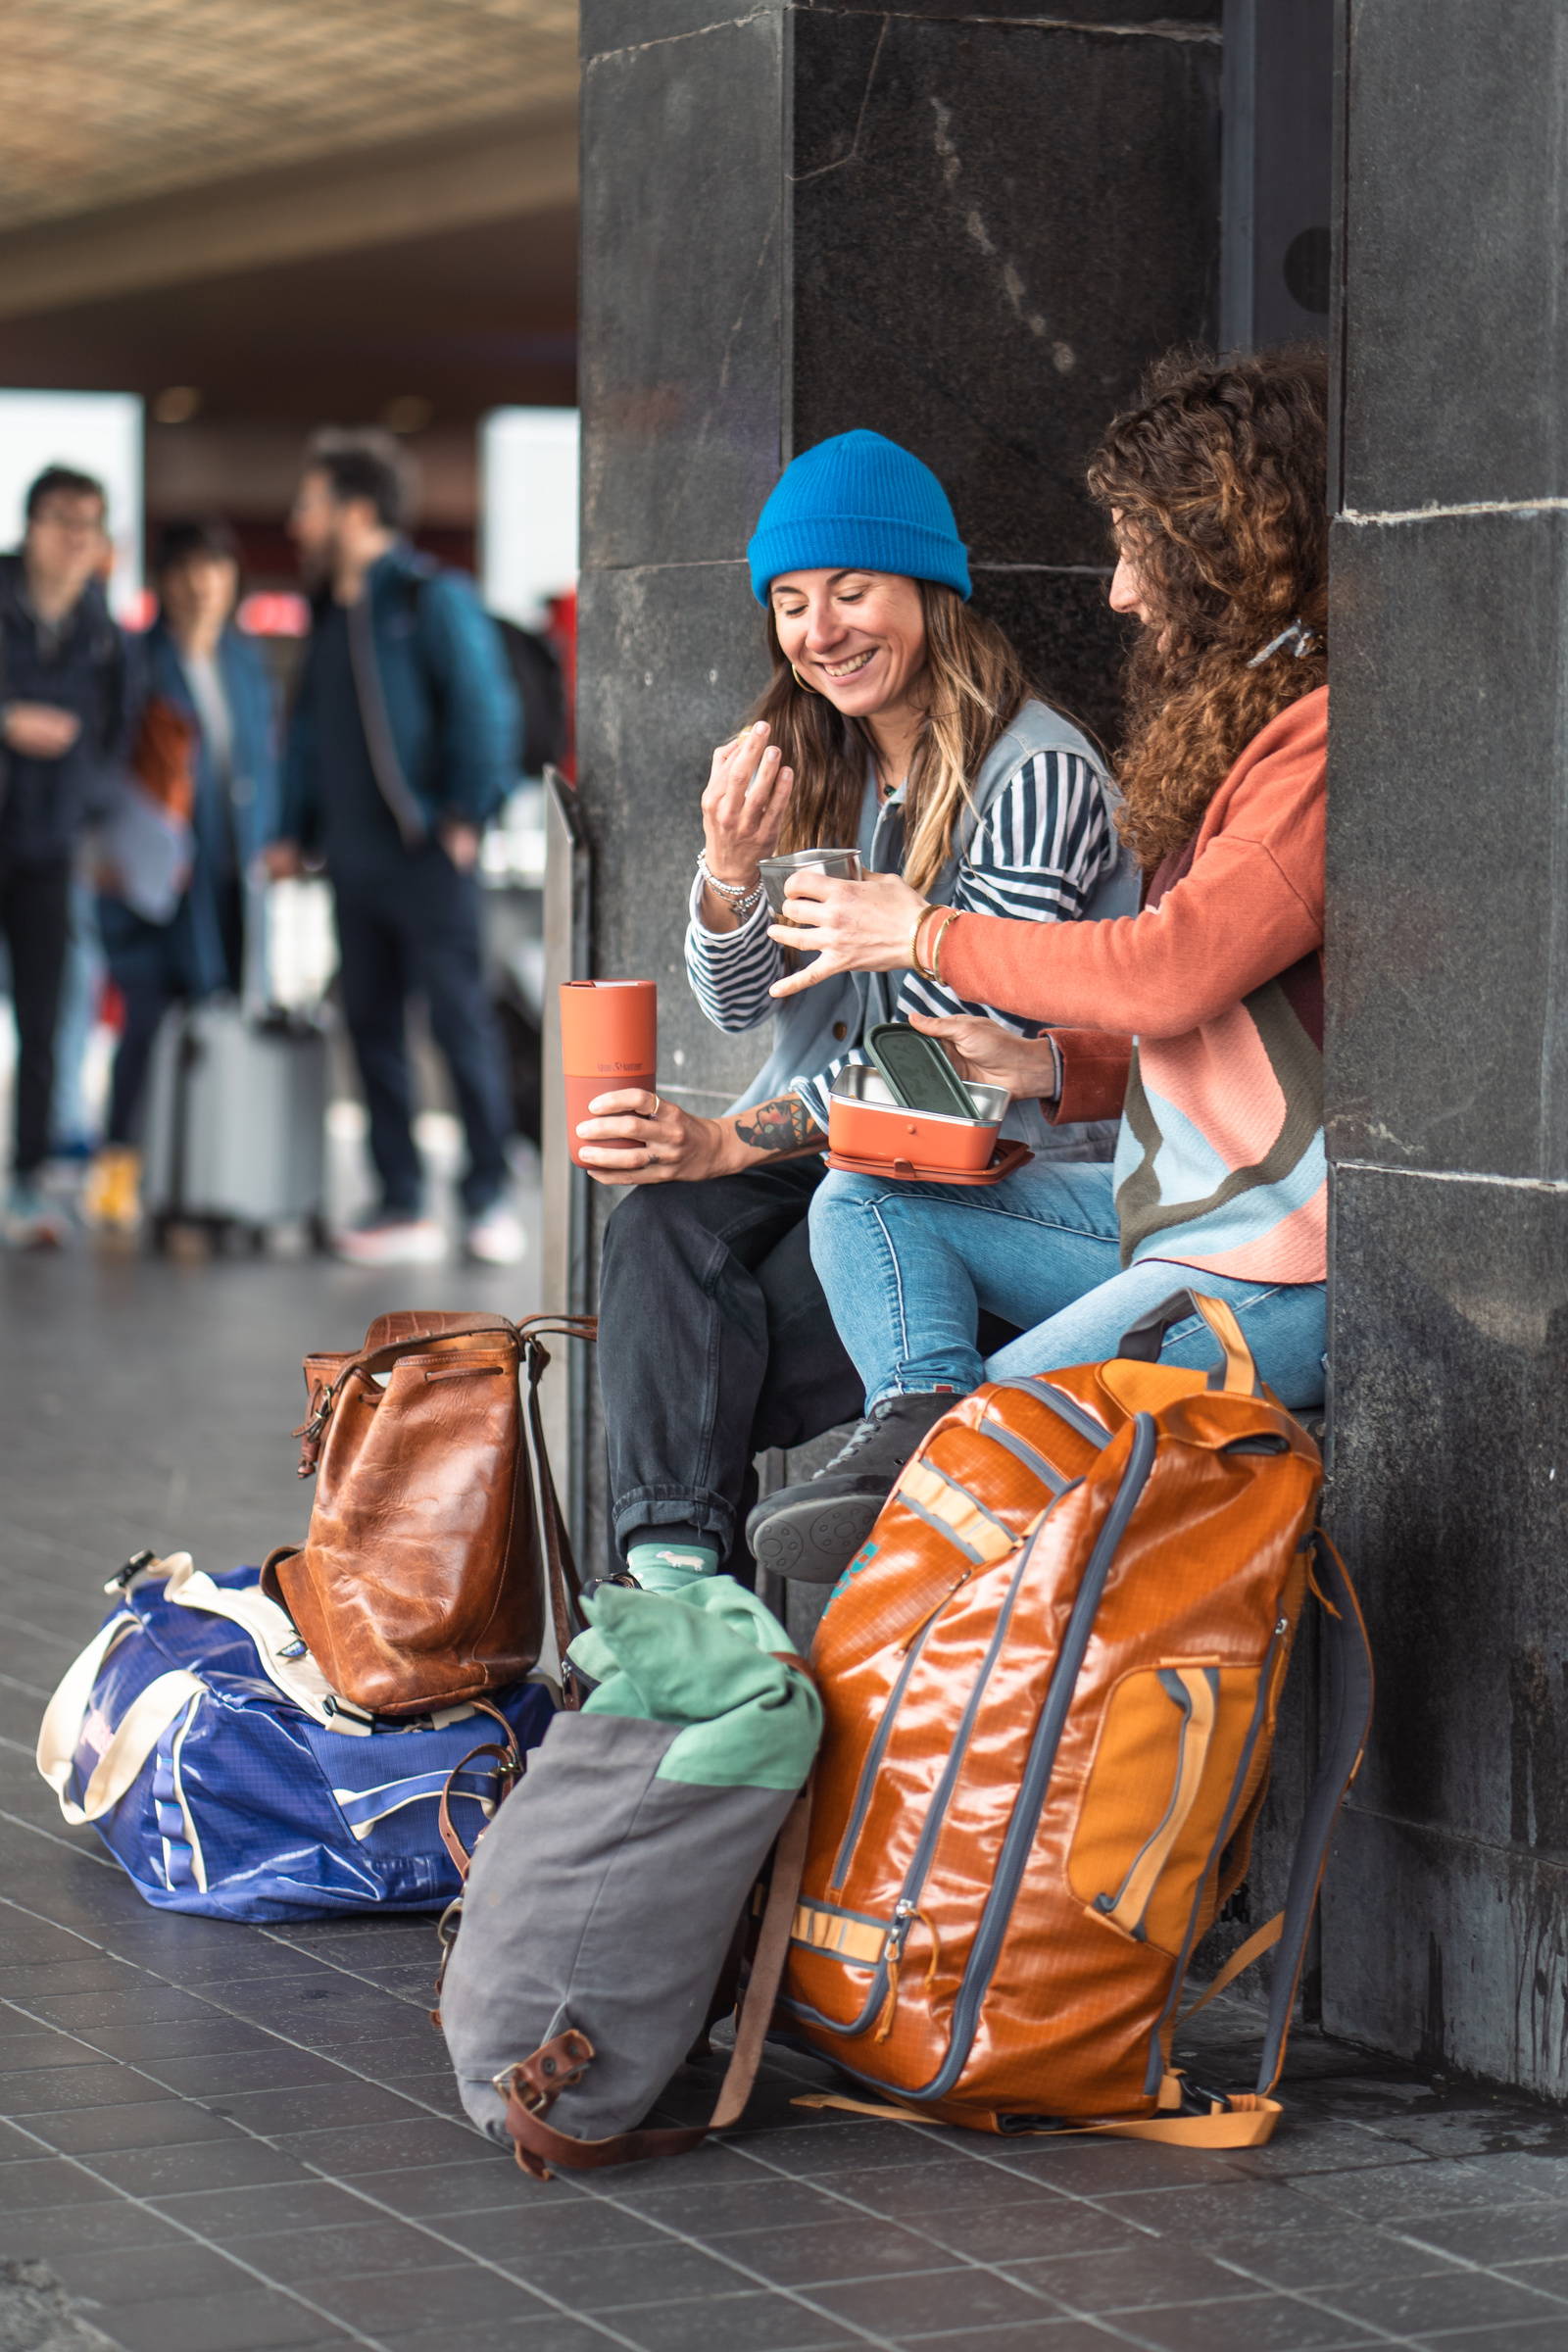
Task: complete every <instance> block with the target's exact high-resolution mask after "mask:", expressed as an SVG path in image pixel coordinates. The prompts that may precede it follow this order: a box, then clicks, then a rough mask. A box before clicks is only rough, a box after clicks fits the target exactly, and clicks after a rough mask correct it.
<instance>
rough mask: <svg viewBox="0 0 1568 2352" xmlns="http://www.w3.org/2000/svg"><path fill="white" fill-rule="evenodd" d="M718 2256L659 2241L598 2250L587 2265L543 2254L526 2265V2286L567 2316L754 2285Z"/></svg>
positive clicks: (730, 2242)
mask: <svg viewBox="0 0 1568 2352" xmlns="http://www.w3.org/2000/svg"><path fill="white" fill-rule="evenodd" d="M734 2243H735V2241H734V2239H733V2238H726V2239H725V2240H724V2241H723V2247H722V2254H720V2253H719V2252H717V2251H715V2252H714V2253H708V2252H706V2251H705V2250H704V2249H703V2248H702V2247H701V2246H696V2245H683V2244H681V2243H680V2242H678V2241H677V2240H676V2239H674V2238H669V2237H660V2238H659V2239H658V2240H657V2241H655V2242H653V2243H646V2244H636V2245H621V2246H602V2247H600V2248H598V2249H596V2251H595V2253H594V2255H593V2258H592V2260H591V2261H587V2262H585V2261H583V2260H581V2259H579V2257H578V2256H577V2255H575V2254H572V2253H563V2254H549V2253H541V2254H539V2255H537V2256H536V2257H535V2259H534V2260H533V2261H532V2262H531V2263H530V2264H529V2266H528V2278H529V2280H530V2282H531V2283H532V2284H533V2285H535V2286H537V2287H538V2288H539V2290H540V2291H541V2293H543V2294H546V2295H548V2296H550V2298H551V2300H552V2301H553V2302H556V2303H559V2304H561V2305H562V2306H563V2307H564V2309H566V2310H568V2311H586V2312H607V2313H613V2312H614V2311H616V2310H624V2309H629V2308H634V2307H636V2306H637V2305H640V2304H653V2303H684V2302H690V2301H693V2300H695V2299H696V2297H698V2296H699V2295H728V2294H738V2293H739V2292H741V2290H742V2289H743V2288H745V2287H747V2286H749V2285H753V2284H755V2283H756V2281H755V2280H753V2279H750V2278H747V2276H746V2274H745V2272H744V2271H742V2270H737V2269H736V2268H734V2267H733V2265H732V2264H731V2263H730V2262H729V2261H727V2260H725V2259H723V2256H727V2255H728V2254H729V2253H730V2251H731V2249H732V2247H733V2246H734Z"/></svg>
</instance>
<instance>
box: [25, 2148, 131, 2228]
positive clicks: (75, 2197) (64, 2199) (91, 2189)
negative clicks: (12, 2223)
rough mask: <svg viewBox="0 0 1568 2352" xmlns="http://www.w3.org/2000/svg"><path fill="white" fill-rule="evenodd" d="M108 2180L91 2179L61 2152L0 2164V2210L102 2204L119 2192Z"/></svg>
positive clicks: (26, 2209) (51, 2209)
mask: <svg viewBox="0 0 1568 2352" xmlns="http://www.w3.org/2000/svg"><path fill="white" fill-rule="evenodd" d="M119 2193H120V2192H119V2190H118V2189H117V2188H115V2186H114V2185H113V2183H112V2182H110V2181H107V2180H94V2179H93V2177H92V2175H91V2174H90V2173H84V2172H83V2171H82V2170H81V2168H80V2167H79V2166H78V2165H74V2164H72V2163H70V2162H68V2160H67V2159H66V2158H65V2157H64V2156H40V2157H39V2158H38V2159H37V2161H36V2162H35V2163H31V2164H0V2214H12V2213H26V2212H28V2211H30V2210H31V2208H32V2207H33V2206H35V2205H41V2206H43V2207H44V2208H45V2209H46V2210H48V2211H51V2212H52V2211H54V2210H55V2209H56V2208H57V2207H61V2206H69V2205H96V2204H102V2203H103V2201H104V2200H105V2198H109V2197H115V2196H118V2195H119Z"/></svg>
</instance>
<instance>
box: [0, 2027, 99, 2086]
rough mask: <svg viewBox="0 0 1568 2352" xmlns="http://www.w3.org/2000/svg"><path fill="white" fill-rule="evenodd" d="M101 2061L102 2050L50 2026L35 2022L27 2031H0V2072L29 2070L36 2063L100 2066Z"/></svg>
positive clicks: (39, 2064) (21, 2072)
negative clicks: (1, 2032)
mask: <svg viewBox="0 0 1568 2352" xmlns="http://www.w3.org/2000/svg"><path fill="white" fill-rule="evenodd" d="M103 2062H104V2054H103V2052H102V2050H95V2049H93V2048H92V2047H91V2046H90V2044H89V2043H87V2042H84V2041H78V2040H77V2039H76V2038H75V2036H74V2035H73V2034H60V2033H57V2032H55V2030H54V2029H53V2028H52V2027H47V2026H46V2027H42V2028H39V2027H36V2026H35V2027H34V2028H33V2029H32V2031H31V2032H30V2033H26V2034H4V2035H0V2074H3V2075H15V2074H23V2073H31V2072H32V2071H33V2070H34V2069H35V2068H37V2067H61V2066H102V2064H103Z"/></svg>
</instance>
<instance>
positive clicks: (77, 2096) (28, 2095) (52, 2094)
mask: <svg viewBox="0 0 1568 2352" xmlns="http://www.w3.org/2000/svg"><path fill="white" fill-rule="evenodd" d="M162 2095H163V2096H164V2097H166V2098H172V2096H173V2093H172V2091H167V2090H166V2091H164V2092H163V2093H162ZM159 2096H160V2089H159V2085H158V2084H157V2083H154V2082H148V2081H147V2079H146V2077H145V2076H144V2075H139V2074H135V2073H133V2072H132V2071H131V2069H130V2068H129V2067H127V2066H118V2065H116V2064H114V2063H113V2061H111V2060H106V2059H103V2058H99V2059H98V2060H97V2061H96V2062H95V2063H94V2064H93V2065H91V2066H35V2067H28V2068H26V2069H25V2070H24V2071H23V2072H22V2073H20V2074H4V2073H0V2115H7V2116H17V2117H24V2118H25V2117H26V2116H29V2115H62V2114H65V2113H66V2112H67V2111H68V2110H70V2109H73V2108H77V2107H120V2106H123V2105H124V2104H125V2102H126V2101H127V2100H138V2101H140V2100H147V2099H156V2098H157V2097H159Z"/></svg>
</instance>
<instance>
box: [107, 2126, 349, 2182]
mask: <svg viewBox="0 0 1568 2352" xmlns="http://www.w3.org/2000/svg"><path fill="white" fill-rule="evenodd" d="M92 2169H93V2171H94V2172H95V2173H101V2174H102V2175H103V2177H104V2179H105V2180H110V2181H112V2182H113V2183H114V2185H115V2186H116V2187H117V2188H124V2189H128V2190H129V2191H130V2194H131V2195H132V2196H135V2197H173V2196H177V2195H178V2194H179V2192H180V2191H181V2189H190V2188H241V2187H244V2188H249V2187H251V2186H252V2185H253V2184H254V2185H259V2184H261V2183H263V2182H265V2181H270V2180H300V2179H302V2178H303V2177H304V2173H305V2168H304V2166H303V2165H300V2164H296V2163H295V2162H294V2160H293V2158H292V2157H289V2156H285V2155H284V2154H283V2153H282V2152H281V2151H280V2150H279V2149H277V2148H274V2147H271V2146H270V2145H269V2144H268V2142H267V2141H265V2140H260V2139H245V2138H242V2137H239V2136H237V2135H236V2137H234V2138H233V2139H219V2140H203V2141H200V2142H199V2143H198V2144H197V2145H196V2146H194V2147H177V2148H126V2149H116V2150H114V2151H113V2152H112V2153H110V2154H108V2155H98V2156H94V2157H93V2159H92Z"/></svg>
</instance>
